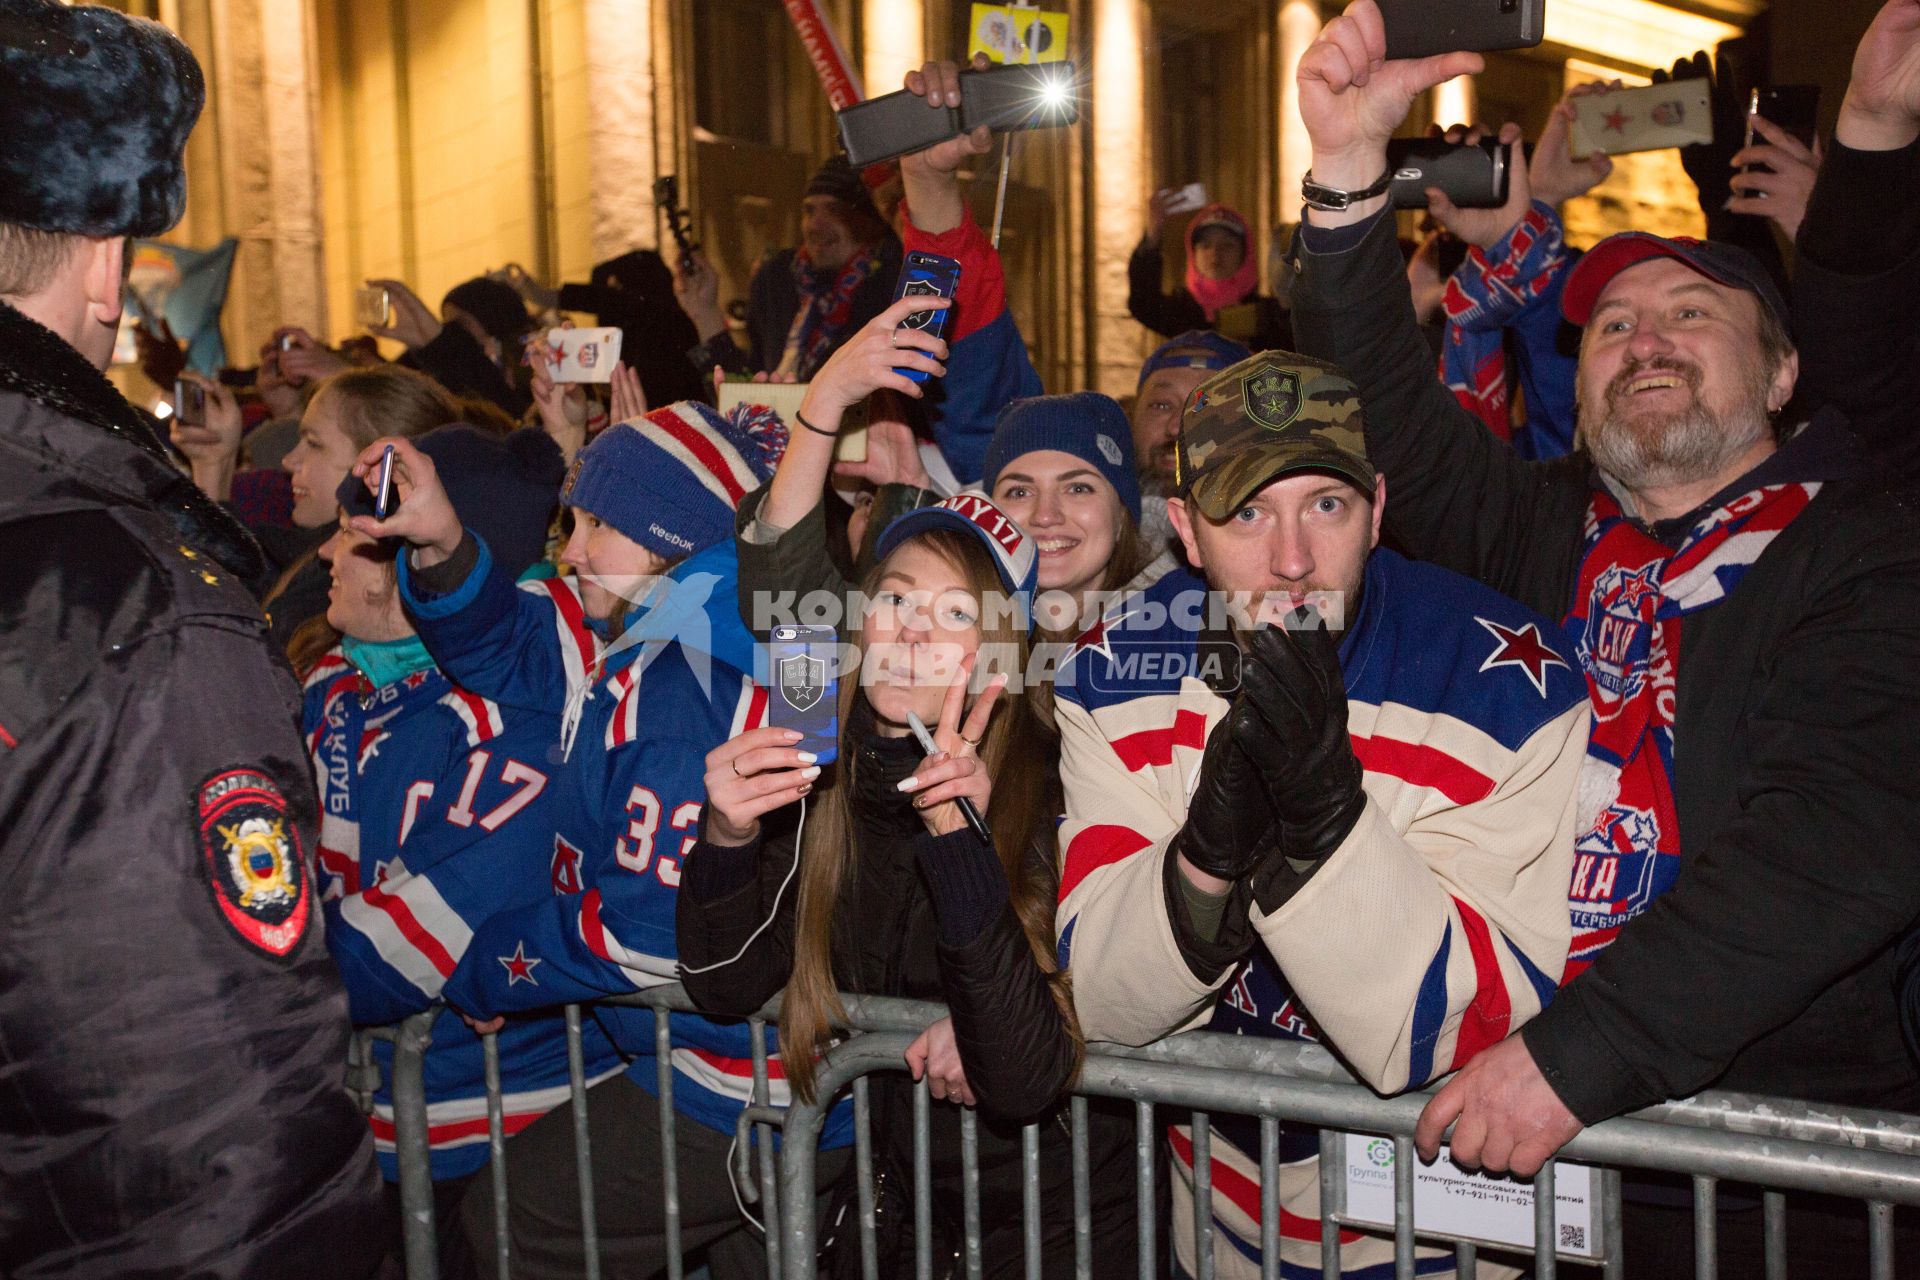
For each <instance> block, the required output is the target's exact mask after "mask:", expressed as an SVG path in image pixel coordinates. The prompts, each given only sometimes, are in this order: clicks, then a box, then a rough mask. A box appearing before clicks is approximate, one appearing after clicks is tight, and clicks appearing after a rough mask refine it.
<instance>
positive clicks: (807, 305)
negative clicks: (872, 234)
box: [777, 244, 880, 382]
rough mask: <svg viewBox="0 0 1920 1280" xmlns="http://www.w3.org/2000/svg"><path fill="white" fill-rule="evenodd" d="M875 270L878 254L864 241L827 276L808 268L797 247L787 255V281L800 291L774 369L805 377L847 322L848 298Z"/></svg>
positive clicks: (803, 252) (830, 351)
mask: <svg viewBox="0 0 1920 1280" xmlns="http://www.w3.org/2000/svg"><path fill="white" fill-rule="evenodd" d="M879 269H880V253H879V250H878V249H877V248H875V247H874V246H873V245H870V244H863V245H861V246H860V247H859V248H858V249H855V250H854V251H853V256H852V257H850V258H848V259H847V261H846V264H845V265H844V266H842V267H841V268H840V270H839V271H837V272H835V273H834V274H833V275H831V276H829V275H827V273H825V272H823V271H818V270H816V269H815V268H814V265H813V260H812V259H811V258H810V257H809V256H808V255H807V251H806V250H805V249H804V248H803V249H801V250H800V251H799V252H797V253H795V254H794V255H793V282H794V284H795V285H796V286H798V288H799V290H800V309H799V310H798V311H796V312H794V316H793V324H792V326H791V327H789V328H788V330H787V346H786V350H785V351H784V352H783V353H782V354H781V356H780V368H779V369H778V370H777V372H779V373H790V374H792V375H793V376H794V377H795V378H797V379H799V380H800V381H801V382H806V381H807V380H808V379H810V378H812V377H813V375H814V374H815V373H817V372H819V370H820V366H821V365H823V364H825V363H826V362H827V357H828V356H830V355H832V354H833V349H834V347H835V345H836V344H838V343H839V341H840V339H842V338H844V337H846V336H848V332H847V331H848V329H849V328H850V327H851V326H852V323H853V298H854V295H855V294H857V293H859V292H860V286H861V285H863V284H865V283H866V282H867V277H869V276H871V275H872V274H873V273H874V272H876V271H878V270H879Z"/></svg>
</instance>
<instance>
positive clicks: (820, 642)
mask: <svg viewBox="0 0 1920 1280" xmlns="http://www.w3.org/2000/svg"><path fill="white" fill-rule="evenodd" d="M838 652H839V637H838V636H836V635H835V634H834V630H833V628H832V627H805V626H778V627H775V628H774V629H773V641H772V643H771V644H769V645H768V646H767V723H768V724H773V725H779V726H780V727H781V728H783V729H798V730H800V732H801V733H802V734H804V735H806V736H805V737H803V738H801V740H800V741H799V742H797V743H795V744H794V745H795V748H796V749H797V750H800V751H811V752H812V753H813V754H814V755H815V756H817V757H819V758H818V760H816V761H815V763H816V764H821V765H826V764H831V763H832V762H833V759H834V757H835V756H836V755H838V754H839V752H840V681H839V677H838V673H837V672H836V671H835V663H836V661H837V655H838Z"/></svg>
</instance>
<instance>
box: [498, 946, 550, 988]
mask: <svg viewBox="0 0 1920 1280" xmlns="http://www.w3.org/2000/svg"><path fill="white" fill-rule="evenodd" d="M496 958H497V959H498V960H499V961H500V963H501V964H503V965H505V966H506V968H507V985H508V986H509V987H511V986H512V985H513V984H514V983H516V982H528V983H532V984H533V985H534V986H536V987H537V986H539V985H540V980H539V979H538V978H536V977H534V976H533V966H535V965H537V964H539V963H540V961H539V960H530V959H528V958H527V944H526V943H524V942H516V943H514V944H513V954H512V955H510V956H499V957H496Z"/></svg>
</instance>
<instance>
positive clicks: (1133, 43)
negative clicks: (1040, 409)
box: [1088, 0, 1147, 396]
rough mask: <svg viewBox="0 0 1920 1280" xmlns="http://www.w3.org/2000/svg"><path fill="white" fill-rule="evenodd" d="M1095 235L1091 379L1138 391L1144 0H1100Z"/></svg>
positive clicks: (1114, 389)
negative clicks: (1131, 264)
mask: <svg viewBox="0 0 1920 1280" xmlns="http://www.w3.org/2000/svg"><path fill="white" fill-rule="evenodd" d="M1090 7H1091V13H1090V15H1089V16H1090V17H1091V18H1092V19H1093V32H1092V36H1093V77H1092V93H1093V129H1092V134H1093V149H1092V150H1093V155H1092V169H1093V181H1092V196H1093V203H1092V217H1093V227H1092V234H1091V237H1090V240H1091V243H1092V248H1093V262H1092V270H1091V271H1090V272H1089V273H1088V275H1089V280H1088V285H1089V286H1090V288H1091V290H1092V293H1093V332H1092V334H1091V355H1092V359H1091V360H1090V361H1089V363H1090V365H1091V366H1092V367H1091V373H1092V375H1093V377H1092V379H1091V385H1092V387H1093V389H1094V390H1097V391H1104V392H1106V393H1107V394H1108V395H1112V396H1123V395H1132V394H1133V390H1134V383H1135V380H1136V379H1137V377H1138V375H1139V372H1140V359H1141V350H1140V348H1141V344H1142V342H1143V339H1142V337H1141V330H1140V326H1139V325H1138V324H1136V323H1134V321H1133V319H1132V317H1131V316H1129V315H1128V314H1127V259H1128V258H1129V257H1131V256H1132V254H1133V248H1134V246H1135V245H1136V244H1138V243H1139V242H1140V236H1141V234H1142V232H1143V231H1144V230H1145V229H1146V199H1147V190H1146V177H1145V174H1146V167H1145V160H1146V154H1145V153H1146V145H1147V144H1146V141H1145V139H1146V136H1147V121H1146V112H1145V104H1144V101H1143V96H1144V95H1143V87H1144V84H1145V79H1146V76H1145V71H1146V68H1145V65H1144V62H1143V59H1144V51H1143V49H1142V39H1141V37H1142V32H1141V23H1142V14H1141V12H1140V4H1139V0H1095V3H1094V4H1093V5H1091V6H1090Z"/></svg>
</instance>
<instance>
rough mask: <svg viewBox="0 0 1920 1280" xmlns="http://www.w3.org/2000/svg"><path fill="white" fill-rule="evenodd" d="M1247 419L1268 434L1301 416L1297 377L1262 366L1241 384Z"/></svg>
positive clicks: (1298, 380)
mask: <svg viewBox="0 0 1920 1280" xmlns="http://www.w3.org/2000/svg"><path fill="white" fill-rule="evenodd" d="M1240 396H1241V402H1242V403H1243V404H1244V405H1245V407H1246V411H1247V416H1248V417H1249V418H1252V419H1253V420H1254V421H1255V422H1257V423H1259V424H1260V425H1261V426H1263V427H1265V428H1266V429H1267V430H1269V431H1279V430H1282V429H1283V428H1285V427H1286V426H1288V425H1289V424H1290V423H1292V422H1293V420H1294V419H1295V418H1297V417H1299V416H1300V375H1299V374H1298V373H1296V372H1294V371H1293V370H1292V369H1276V368H1274V367H1273V366H1272V365H1270V364H1262V365H1260V366H1259V367H1257V368H1256V369H1254V371H1253V372H1252V373H1249V374H1248V375H1247V376H1246V377H1244V378H1242V379H1241V380H1240Z"/></svg>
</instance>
